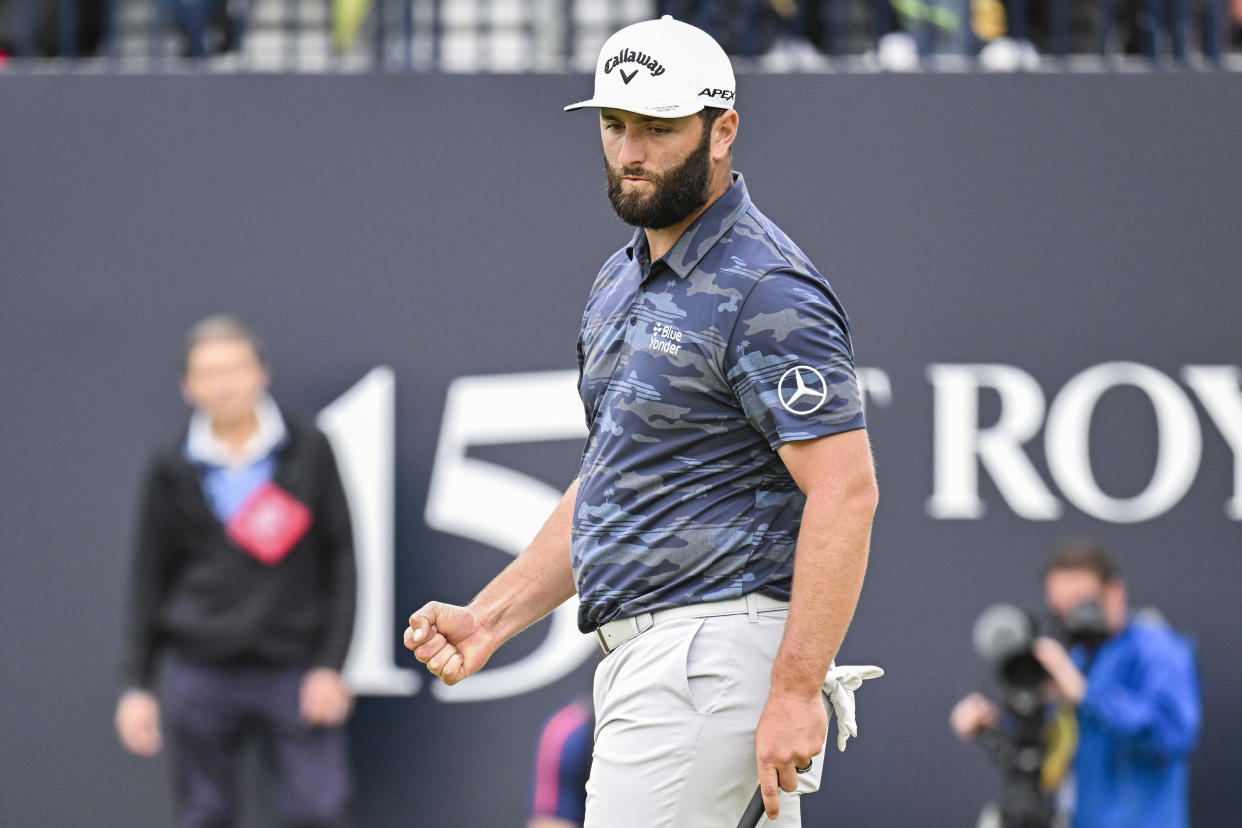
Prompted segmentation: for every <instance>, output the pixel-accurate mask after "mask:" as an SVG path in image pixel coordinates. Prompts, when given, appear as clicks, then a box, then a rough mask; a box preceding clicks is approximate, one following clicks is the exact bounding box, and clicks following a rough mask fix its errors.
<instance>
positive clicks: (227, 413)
mask: <svg viewBox="0 0 1242 828" xmlns="http://www.w3.org/2000/svg"><path fill="white" fill-rule="evenodd" d="M267 385H268V374H267V370H266V368H265V365H264V360H263V353H262V346H261V344H260V342H259V339H258V338H257V337H256V336H255V334H254V333H253V332H251V331H250V329H249V328H247V327H246V326H245V325H244V324H242V323H241V322H240V321H239V320H238V319H236V318H235V317H232V316H213V317H210V318H208V319H204V320H203V321H201V322H199V323H198V324H196V325H195V326H194V327H193V328H191V329H190V331H189V334H188V335H187V338H186V345H185V350H184V354H183V362H182V391H183V393H184V395H185V399H186V400H187V401H188V402H189V403H190V404H191V405H193V406H194V412H193V414H192V416H191V417H190V422H189V426H188V428H187V429H186V430H185V431H183V432H182V433H181V435H180V436H179V437H178V438H177V439H176V440H175V441H174V442H173V443H171V444H170V445H168V446H167V447H166V448H164V449H162V450H160V451H158V452H157V453H156V454H155V456H154V459H153V461H152V462H151V464H150V467H149V469H148V472H147V476H146V483H145V487H144V493H143V498H142V507H141V511H140V514H139V521H138V527H137V544H136V554H135V559H134V565H133V596H132V604H131V608H132V617H131V624H130V640H129V655H128V659H129V660H128V665H127V675H126V677H127V680H128V682H129V688H128V689H127V690H125V692H124V694H123V695H122V696H121V699H120V702H119V703H118V705H117V710H116V727H117V732H118V734H119V735H120V739H121V742H122V744H124V746H125V747H126V748H128V749H129V750H130V751H132V752H134V753H136V754H138V755H140V756H151V755H153V754H155V753H156V752H158V751H159V750H160V747H161V744H162V742H163V735H164V734H165V733H167V736H168V741H169V743H170V746H171V758H172V767H173V776H174V778H175V783H176V784H175V792H176V793H175V799H176V803H175V804H176V812H177V824H178V825H180V826H184V827H185V828H189V827H190V826H208V825H211V826H216V825H231V824H233V823H234V821H235V818H236V809H237V804H236V781H237V780H236V776H237V770H238V768H237V760H238V757H239V751H240V748H241V746H242V743H243V742H244V741H245V740H246V739H247V738H248V737H251V736H258V737H261V738H262V739H263V740H264V741H265V742H266V745H267V747H268V756H269V759H270V760H271V765H272V771H273V774H274V781H275V787H276V794H277V796H276V800H277V803H276V804H277V809H278V812H279V814H280V817H281V819H282V821H284V822H285V823H287V824H292V825H300V826H312V825H313V826H337V825H342V824H344V822H345V817H346V810H347V805H348V799H349V787H350V784H349V772H348V765H347V751H346V736H345V732H344V729H343V727H342V725H343V724H344V722H345V720H346V719H347V717H348V716H349V713H350V710H351V707H352V696H351V695H350V692H349V690H348V688H347V687H346V686H345V683H344V681H343V680H342V678H341V673H340V670H341V666H342V663H343V662H344V660H345V654H346V650H347V649H348V647H349V641H350V636H351V633H352V628H353V617H354V601H355V579H356V576H355V570H354V553H353V541H352V533H351V529H350V519H349V512H348V508H347V505H346V500H345V493H344V491H343V489H342V487H341V481H340V478H339V477H338V474H337V468H336V462H335V460H334V458H333V455H332V450H331V447H330V446H329V444H328V440H327V438H326V437H324V435H323V434H321V433H320V432H319V431H317V430H316V429H314V428H313V427H312V426H309V425H307V424H304V423H302V422H300V421H298V420H296V419H293V418H291V417H288V416H286V415H285V413H284V412H282V411H281V410H280V409H279V408H278V407H277V406H276V403H275V402H273V401H272V399H271V398H270V397H269V396H268V395H267ZM165 652H166V653H167V654H168V656H169V657H168V658H167V659H166V661H167V664H166V666H165V670H164V675H163V680H162V682H161V698H160V701H157V699H156V696H155V691H154V687H155V674H156V662H157V658H158V657H159V656H160V655H161V654H163V653H165ZM161 707H162V708H163V710H162V713H163V719H164V721H163V727H161V723H160V718H161ZM140 821H141V820H136V822H140Z"/></svg>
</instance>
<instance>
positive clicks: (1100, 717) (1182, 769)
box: [1073, 620, 1200, 828]
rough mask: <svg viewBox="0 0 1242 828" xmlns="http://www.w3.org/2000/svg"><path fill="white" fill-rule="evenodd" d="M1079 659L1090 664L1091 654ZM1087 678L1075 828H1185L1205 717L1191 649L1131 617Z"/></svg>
mask: <svg viewBox="0 0 1242 828" xmlns="http://www.w3.org/2000/svg"><path fill="white" fill-rule="evenodd" d="M1073 655H1074V659H1075V661H1076V662H1077V663H1078V665H1079V667H1082V666H1084V665H1085V664H1087V661H1088V659H1087V654H1086V653H1085V652H1083V651H1081V650H1075V652H1074V653H1073ZM1086 674H1087V694H1086V697H1085V698H1084V699H1083V701H1082V704H1081V705H1080V706H1079V708H1078V727H1079V743H1078V752H1077V754H1076V755H1075V757H1074V774H1075V777H1076V782H1077V797H1076V800H1077V803H1076V808H1075V814H1074V826H1075V828H1148V826H1150V828H1185V826H1187V825H1189V823H1190V817H1189V808H1188V804H1187V792H1188V776H1189V769H1190V752H1191V750H1192V749H1193V748H1194V746H1195V740H1196V738H1197V737H1198V733H1199V716H1200V708H1199V680H1198V676H1197V675H1196V671H1195V661H1194V647H1193V645H1192V644H1191V643H1190V642H1189V641H1187V640H1186V639H1185V638H1184V637H1183V636H1181V635H1179V634H1178V633H1177V632H1175V631H1174V630H1173V629H1171V628H1170V627H1168V626H1167V625H1165V624H1163V623H1153V622H1150V621H1144V620H1132V621H1131V622H1130V623H1129V625H1128V626H1127V627H1126V628H1125V630H1123V631H1122V632H1121V634H1120V635H1118V636H1116V637H1114V638H1112V639H1110V640H1109V641H1108V642H1106V643H1105V644H1104V645H1103V646H1102V647H1101V648H1100V649H1099V652H1098V653H1097V654H1096V656H1095V658H1094V659H1092V660H1091V661H1090V667H1089V669H1087V671H1086Z"/></svg>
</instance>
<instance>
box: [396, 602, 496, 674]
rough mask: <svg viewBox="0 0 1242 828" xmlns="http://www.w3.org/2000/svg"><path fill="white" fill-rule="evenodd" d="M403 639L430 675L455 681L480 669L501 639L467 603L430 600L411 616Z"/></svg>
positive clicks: (406, 646)
mask: <svg viewBox="0 0 1242 828" xmlns="http://www.w3.org/2000/svg"><path fill="white" fill-rule="evenodd" d="M404 643H405V648H406V649H407V650H413V651H414V657H415V658H417V659H418V660H419V661H421V662H423V663H424V664H426V665H427V669H428V670H429V671H430V672H431V674H432V675H433V676H439V677H440V681H442V682H444V683H445V684H448V685H454V684H456V683H457V682H459V681H461V680H462V679H464V678H465V677H466V676H469V675H472V674H473V673H477V672H478V671H479V670H481V669H482V668H483V665H484V664H486V663H487V660H488V659H489V658H491V657H492V653H494V652H496V649H497V648H498V647H500V645H501V644H502V643H503V642H501V641H498V640H497V639H496V637H495V636H494V635H493V634H492V633H491V631H490V630H488V629H487V627H486V626H485V625H484V624H483V620H482V619H481V618H480V617H479V615H478V613H477V612H476V611H475V610H473V609H471V608H470V607H458V606H454V605H452V604H441V603H440V602H439V601H432V602H430V603H428V604H426V605H425V606H423V608H422V609H420V610H419V611H418V612H416V613H414V614H413V615H411V616H410V626H409V627H408V628H407V629H406V631H405V636H404Z"/></svg>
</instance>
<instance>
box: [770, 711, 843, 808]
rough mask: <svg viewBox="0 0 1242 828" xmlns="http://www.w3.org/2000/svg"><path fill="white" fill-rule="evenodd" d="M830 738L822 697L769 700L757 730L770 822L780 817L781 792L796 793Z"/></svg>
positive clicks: (826, 713) (826, 712)
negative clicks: (804, 772) (800, 777)
mask: <svg viewBox="0 0 1242 828" xmlns="http://www.w3.org/2000/svg"><path fill="white" fill-rule="evenodd" d="M817 690H818V688H817ZM827 735H828V711H827V709H826V708H825V707H824V697H823V694H822V693H820V692H815V693H812V694H810V695H805V696H800V695H796V694H793V693H779V694H778V693H773V694H771V695H769V696H768V701H767V704H765V705H764V707H763V713H762V715H760V716H759V726H758V728H756V730H755V760H756V762H757V764H758V766H759V788H760V790H761V791H762V792H763V808H764V810H765V811H766V812H767V815H768V819H776V817H777V815H778V814H779V813H780V791H781V790H784V791H789V792H792V791H794V790H797V788H798V770H799V769H801V770H806V769H807V768H809V767H810V766H811V757H813V756H815V755H817V754H818V753H820V751H822V750H823V747H824V739H825V738H826V737H827Z"/></svg>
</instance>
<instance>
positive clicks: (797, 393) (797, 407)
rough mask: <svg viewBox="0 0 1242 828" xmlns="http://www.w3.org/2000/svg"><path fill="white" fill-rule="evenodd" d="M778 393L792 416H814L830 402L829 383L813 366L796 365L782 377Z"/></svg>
mask: <svg viewBox="0 0 1242 828" xmlns="http://www.w3.org/2000/svg"><path fill="white" fill-rule="evenodd" d="M776 393H777V394H778V395H779V396H780V398H781V405H783V406H784V407H785V410H786V411H788V412H789V413H790V414H814V413H815V412H816V411H818V410H819V408H820V406H822V405H823V404H824V403H825V402H827V401H828V383H826V382H824V375H823V374H821V373H820V372H819V371H816V370H815V369H814V368H812V367H811V366H809V365H795V366H794V367H793V368H790V369H789V370H788V371H786V372H785V373H784V374H782V375H781V381H780V383H778V384H777V386H776Z"/></svg>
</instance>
